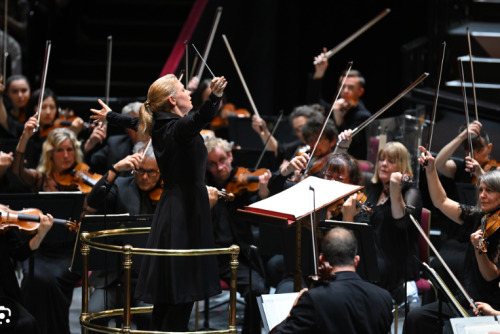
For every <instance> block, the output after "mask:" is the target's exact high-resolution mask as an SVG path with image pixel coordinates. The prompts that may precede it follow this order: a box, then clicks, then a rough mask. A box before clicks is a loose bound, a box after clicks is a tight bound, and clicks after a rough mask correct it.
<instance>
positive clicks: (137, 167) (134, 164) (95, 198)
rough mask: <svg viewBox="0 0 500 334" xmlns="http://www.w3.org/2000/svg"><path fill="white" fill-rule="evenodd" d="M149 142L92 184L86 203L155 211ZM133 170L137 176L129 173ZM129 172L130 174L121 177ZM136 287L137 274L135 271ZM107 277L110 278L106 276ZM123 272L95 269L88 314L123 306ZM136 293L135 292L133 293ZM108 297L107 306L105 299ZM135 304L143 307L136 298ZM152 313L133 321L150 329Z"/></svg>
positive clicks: (155, 176)
mask: <svg viewBox="0 0 500 334" xmlns="http://www.w3.org/2000/svg"><path fill="white" fill-rule="evenodd" d="M146 146H147V143H145V142H138V143H137V144H135V146H134V154H132V155H129V156H127V157H125V158H124V159H122V160H120V161H118V162H117V163H116V164H114V165H113V167H112V169H111V170H109V171H108V172H107V173H106V174H104V175H103V176H102V178H101V179H100V180H99V181H98V182H97V183H96V185H95V186H94V187H93V189H92V191H91V192H90V194H89V195H88V196H87V204H88V205H89V206H90V207H92V208H94V209H96V210H97V213H104V214H111V213H129V214H130V215H138V214H153V213H154V211H155V208H156V203H158V200H159V199H160V195H161V187H160V184H159V181H160V171H159V170H158V164H157V163H156V158H155V156H154V152H153V147H152V146H149V147H148V149H147V150H146V151H145V152H144V153H143V150H144V149H145V148H146ZM130 171H134V175H131V174H130ZM122 172H129V173H126V174H128V175H127V176H119V174H120V173H122ZM132 275H133V277H132V279H133V283H134V284H133V288H135V281H136V279H137V277H138V273H137V272H133V273H132ZM106 276H107V277H106ZM122 277H123V274H122V273H119V272H117V271H116V270H107V271H93V272H92V275H91V276H90V278H89V284H90V285H91V286H92V287H93V288H94V289H95V290H94V292H93V293H92V295H91V296H90V299H89V313H93V312H99V311H102V310H104V309H114V308H120V307H122V306H123V302H122V301H121V297H120V296H121V294H122V289H123V282H122ZM106 293H107V297H105V294H106ZM133 295H134V292H133V291H132V296H133ZM105 300H107V306H106V305H104V301H105ZM133 303H134V304H133V306H144V305H142V303H141V302H140V301H137V300H134V301H133ZM150 317H151V315H150V314H149V313H148V314H146V315H142V314H141V315H139V314H138V315H136V316H134V321H135V323H136V325H137V327H138V329H149V323H150ZM108 321H109V318H104V319H99V320H96V321H95V322H94V323H96V324H102V325H106V324H107V323H108Z"/></svg>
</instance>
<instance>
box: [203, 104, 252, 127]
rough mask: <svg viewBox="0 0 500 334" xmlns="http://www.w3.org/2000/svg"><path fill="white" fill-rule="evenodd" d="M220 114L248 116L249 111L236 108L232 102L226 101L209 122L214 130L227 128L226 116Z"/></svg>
mask: <svg viewBox="0 0 500 334" xmlns="http://www.w3.org/2000/svg"><path fill="white" fill-rule="evenodd" d="M222 115H228V116H229V117H233V116H235V117H250V112H249V111H248V110H246V109H243V108H239V109H236V107H235V106H234V104H232V103H226V104H225V105H224V106H222V109H221V111H220V113H219V114H218V115H217V116H215V118H214V119H213V121H212V122H210V125H211V126H212V128H213V129H214V130H219V129H222V128H227V127H228V126H229V120H228V117H223V116H222Z"/></svg>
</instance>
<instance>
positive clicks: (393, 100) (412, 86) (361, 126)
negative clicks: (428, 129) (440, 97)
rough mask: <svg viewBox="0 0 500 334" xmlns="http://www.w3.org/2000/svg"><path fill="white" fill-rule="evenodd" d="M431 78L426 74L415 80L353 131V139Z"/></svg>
mask: <svg viewBox="0 0 500 334" xmlns="http://www.w3.org/2000/svg"><path fill="white" fill-rule="evenodd" d="M428 76H429V73H427V72H424V73H422V75H420V77H419V78H418V79H417V80H415V81H414V82H413V83H412V84H411V85H410V86H408V87H407V88H406V89H405V90H403V91H402V92H401V93H399V94H398V96H396V97H395V98H394V99H392V100H391V101H390V102H389V103H387V104H386V105H385V106H383V107H382V109H380V110H379V111H377V112H376V113H375V114H373V115H371V116H370V118H368V119H367V120H366V121H364V122H363V123H361V124H360V125H359V126H358V127H356V128H355V129H353V130H352V134H351V138H352V137H354V136H355V135H356V134H358V133H359V132H360V131H361V130H363V129H364V128H365V127H366V126H367V125H368V124H370V123H371V122H372V121H374V120H375V119H376V118H377V117H379V116H380V115H382V114H383V113H384V112H385V111H386V110H387V109H389V108H390V107H392V106H393V105H394V104H395V103H396V102H398V101H399V100H400V99H401V98H402V97H403V96H405V95H406V94H408V93H409V92H410V91H412V90H413V88H415V87H416V86H417V85H418V84H419V83H421V82H422V81H424V79H425V78H427V77H428Z"/></svg>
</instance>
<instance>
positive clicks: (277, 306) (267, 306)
mask: <svg viewBox="0 0 500 334" xmlns="http://www.w3.org/2000/svg"><path fill="white" fill-rule="evenodd" d="M298 295H299V293H298V292H292V293H278V294H271V295H262V296H261V297H262V307H263V308H264V312H265V313H266V318H267V323H268V325H269V330H271V329H273V328H274V327H275V326H276V325H278V324H279V323H281V322H282V321H283V320H285V318H286V316H287V315H288V313H290V310H291V309H292V306H293V303H294V302H295V299H296V298H297V296H298Z"/></svg>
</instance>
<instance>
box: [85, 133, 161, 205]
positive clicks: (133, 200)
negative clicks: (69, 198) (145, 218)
mask: <svg viewBox="0 0 500 334" xmlns="http://www.w3.org/2000/svg"><path fill="white" fill-rule="evenodd" d="M146 144H147V143H146V142H138V143H137V144H135V146H134V150H133V151H134V154H132V155H128V156H126V157H125V158H123V159H122V160H120V161H118V162H117V163H116V164H114V165H113V166H112V167H111V169H110V170H109V171H108V172H107V173H106V174H104V175H103V176H102V178H101V179H100V180H99V181H98V182H97V183H96V185H95V186H94V187H93V189H92V191H91V192H90V194H89V195H88V196H87V204H88V205H89V206H90V207H92V208H94V209H96V210H97V211H98V212H100V213H115V214H116V213H129V214H131V215H138V214H153V213H154V210H155V207H156V203H157V202H158V200H159V199H160V198H159V195H160V194H161V191H159V192H158V194H157V195H155V194H152V193H151V192H152V191H154V190H156V189H160V190H161V185H160V184H159V181H160V171H159V169H158V164H157V163H156V158H155V156H154V152H153V148H152V147H151V146H149V148H148V149H147V150H146V151H145V152H143V150H144V148H145V147H146ZM130 171H132V172H133V175H132V174H131V173H130ZM124 172H128V173H124ZM124 175H125V176H124ZM102 186H104V187H105V188H106V190H105V191H103V188H102Z"/></svg>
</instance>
